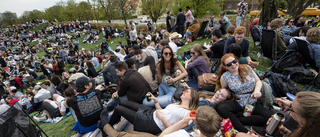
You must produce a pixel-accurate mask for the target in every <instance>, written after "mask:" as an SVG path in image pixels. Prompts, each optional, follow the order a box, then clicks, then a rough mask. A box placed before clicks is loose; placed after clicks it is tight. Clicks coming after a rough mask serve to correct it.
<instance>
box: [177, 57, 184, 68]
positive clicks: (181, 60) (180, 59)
mask: <svg viewBox="0 0 320 137" xmlns="http://www.w3.org/2000/svg"><path fill="white" fill-rule="evenodd" d="M178 60H179V61H180V63H181V65H182V66H184V62H183V59H182V58H181V56H179V55H178Z"/></svg>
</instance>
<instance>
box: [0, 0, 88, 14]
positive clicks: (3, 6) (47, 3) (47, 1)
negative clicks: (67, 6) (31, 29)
mask: <svg viewBox="0 0 320 137" xmlns="http://www.w3.org/2000/svg"><path fill="white" fill-rule="evenodd" d="M60 1H61V0H0V13H3V12H5V11H11V12H15V13H17V16H18V17H19V16H21V15H22V13H23V12H24V11H32V10H34V9H37V10H40V11H44V10H45V9H47V8H49V7H51V6H53V5H55V4H56V3H57V2H60ZM63 1H64V2H65V1H67V0H63ZM74 1H75V2H77V3H79V2H80V1H86V0H74Z"/></svg>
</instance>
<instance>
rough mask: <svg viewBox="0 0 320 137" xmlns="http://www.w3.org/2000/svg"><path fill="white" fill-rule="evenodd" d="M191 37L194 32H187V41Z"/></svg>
mask: <svg viewBox="0 0 320 137" xmlns="http://www.w3.org/2000/svg"><path fill="white" fill-rule="evenodd" d="M190 35H192V32H190V31H187V32H186V39H189V36H190Z"/></svg>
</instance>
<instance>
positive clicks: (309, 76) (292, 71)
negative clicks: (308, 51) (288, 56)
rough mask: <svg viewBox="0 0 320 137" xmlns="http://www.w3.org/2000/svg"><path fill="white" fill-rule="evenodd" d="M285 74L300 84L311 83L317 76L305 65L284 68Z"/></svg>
mask: <svg viewBox="0 0 320 137" xmlns="http://www.w3.org/2000/svg"><path fill="white" fill-rule="evenodd" d="M283 74H284V75H287V76H288V79H289V78H290V79H292V80H293V81H295V82H297V83H300V84H309V83H310V82H311V81H312V80H313V79H314V77H315V74H314V73H313V72H311V71H309V70H307V69H305V68H304V67H302V66H301V67H289V68H284V69H283Z"/></svg>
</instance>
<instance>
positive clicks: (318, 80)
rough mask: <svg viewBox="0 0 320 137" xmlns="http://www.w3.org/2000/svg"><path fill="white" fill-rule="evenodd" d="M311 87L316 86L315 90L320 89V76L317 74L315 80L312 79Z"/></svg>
mask: <svg viewBox="0 0 320 137" xmlns="http://www.w3.org/2000/svg"><path fill="white" fill-rule="evenodd" d="M312 85H314V86H316V87H317V88H320V76H319V74H318V75H317V76H316V78H314V79H313V81H312Z"/></svg>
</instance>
